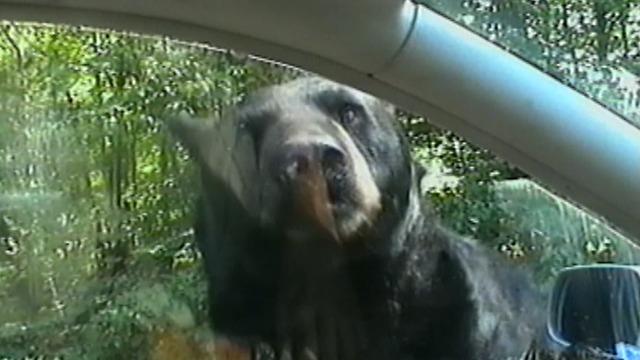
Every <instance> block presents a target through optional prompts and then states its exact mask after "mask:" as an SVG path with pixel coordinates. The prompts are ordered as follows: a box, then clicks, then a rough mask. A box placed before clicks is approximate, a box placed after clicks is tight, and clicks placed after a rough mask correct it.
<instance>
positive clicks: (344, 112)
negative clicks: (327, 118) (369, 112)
mask: <svg viewBox="0 0 640 360" xmlns="http://www.w3.org/2000/svg"><path fill="white" fill-rule="evenodd" d="M338 117H339V118H340V123H341V124H342V125H345V126H351V125H354V124H356V123H358V122H359V121H360V119H361V117H362V114H361V111H360V109H359V108H358V107H357V106H356V105H352V104H346V105H344V106H343V107H342V108H341V109H340V111H339V112H338Z"/></svg>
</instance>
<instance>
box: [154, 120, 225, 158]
mask: <svg viewBox="0 0 640 360" xmlns="http://www.w3.org/2000/svg"><path fill="white" fill-rule="evenodd" d="M165 124H166V126H167V129H168V130H169V133H170V134H171V136H172V137H173V138H174V139H176V140H177V141H178V142H179V143H180V144H181V145H182V146H183V147H184V148H185V149H186V150H187V152H188V153H189V155H191V156H192V157H194V158H195V159H197V160H198V161H202V160H203V156H204V154H205V153H206V152H207V150H206V148H207V144H209V143H211V142H214V141H215V139H214V136H215V134H214V126H213V124H214V123H213V121H205V120H204V119H195V118H193V117H190V116H188V115H185V114H180V115H177V116H174V117H171V118H169V119H167V120H166V121H165Z"/></svg>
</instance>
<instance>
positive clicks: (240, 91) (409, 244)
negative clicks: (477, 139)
mask: <svg viewBox="0 0 640 360" xmlns="http://www.w3.org/2000/svg"><path fill="white" fill-rule="evenodd" d="M434 3H435V2H434ZM616 3H618V2H616ZM620 3H623V2H620ZM626 3H628V4H627V6H628V7H629V8H630V10H629V14H628V16H629V17H631V13H634V11H635V10H633V8H634V6H636V5H633V4H635V3H634V2H633V1H628V2H626ZM438 4H439V5H437V6H439V7H441V8H442V10H443V11H445V10H447V9H448V10H447V11H452V9H458V10H459V11H461V12H460V13H456V14H455V16H454V17H455V18H456V19H468V20H467V21H470V22H471V23H473V24H476V25H477V26H476V25H474V26H475V27H474V29H475V28H481V29H484V25H483V26H480V25H478V24H481V20H480V19H485V20H482V21H486V25H487V29H490V31H489V30H486V31H489V32H487V34H489V33H491V34H493V31H494V29H503V28H502V27H500V26H497V25H496V26H488V24H490V22H489V20H487V19H492V18H491V16H490V15H491V14H493V12H494V10H495V9H494V8H493V7H491V6H489V5H490V4H489V3H487V2H483V3H482V4H481V5H482V6H479V7H476V8H473V7H468V6H461V7H448V6H444V5H443V4H450V3H449V2H442V3H441V4H440V3H438ZM478 4H479V5H480V3H478ZM434 6H435V4H434ZM585 6H586V5H585ZM620 6H622V5H620ZM569 8H570V9H572V11H573V10H575V9H574V8H573V7H569ZM471 9H475V10H473V11H472V10H471ZM500 9H501V8H500ZM518 9H520V10H522V9H524V10H527V9H528V10H527V11H529V10H531V7H525V6H524V5H523V8H518ZM554 9H555V8H554ZM524 10H523V11H524ZM462 11H464V13H463V12H462ZM509 11H512V10H509ZM509 11H506V10H505V13H510V12H509ZM513 11H515V10H513ZM450 14H452V13H450ZM463 14H464V16H462V15H463ZM469 14H471V15H469ZM553 14H555V15H554V16H558V14H556V12H555V10H554V12H553ZM625 14H626V13H625ZM481 15H482V16H481ZM469 16H471V17H470V18H469ZM620 16H622V15H620ZM634 16H635V15H634ZM524 18H525V19H527V20H526V21H525V22H523V24H525V25H523V26H525V28H522V29H520V30H518V31H516V30H513V31H515V32H519V31H521V32H523V33H527V34H528V33H529V32H530V31H532V30H531V28H530V26H532V25H531V24H532V23H535V21H533V20H532V19H531V18H529V17H527V16H525V17H524ZM607 18H608V17H607ZM469 19H475V20H473V21H471V20H469ZM514 19H519V17H515V18H514ZM552 19H553V21H555V19H556V18H555V17H552V18H550V20H549V21H551V20H552ZM514 21H515V20H514ZM629 21H630V20H629ZM530 22H531V24H530ZM620 23H621V22H616V24H620ZM482 24H484V23H482ZM517 24H520V23H518V22H516V23H514V26H515V25H517ZM545 24H546V25H544V26H545V28H546V26H550V27H551V28H553V30H551V29H549V30H548V31H549V32H548V34H547V35H545V36H548V37H549V38H550V39H554V41H559V42H560V40H559V39H558V35H557V34H556V32H555V31H556V28H557V27H556V26H552V24H551V23H548V24H547V23H545ZM629 24H630V25H629V27H628V28H627V30H626V31H627V33H626V34H627V35H625V36H628V38H627V41H628V44H627V45H624V44H625V43H624V42H623V41H622V40H621V39H622V38H619V40H616V41H614V42H613V43H612V44H610V45H607V49H608V50H607V52H610V53H612V54H616V57H615V59H614V60H615V61H614V60H607V61H608V62H607V64H609V65H607V66H610V68H611V69H613V68H614V67H615V68H617V69H624V68H625V67H627V68H628V69H631V70H632V69H633V61H632V60H628V61H627V60H624V59H632V58H633V57H634V56H637V49H636V48H637V46H636V48H634V46H632V45H631V44H632V43H633V40H632V39H636V40H637V33H635V32H634V31H632V30H631V29H632V27H631V24H632V23H629ZM478 26H479V27H478ZM540 26H542V25H540ZM605 28H606V29H610V28H609V27H605ZM514 29H515V28H514ZM616 29H618V28H616ZM636 29H637V28H636ZM483 31H485V30H483ZM585 31H586V30H585ZM611 31H614V30H611ZM617 31H619V30H615V31H614V32H615V33H618V32H617ZM495 34H502V35H500V36H499V37H497V39H500V40H499V41H504V42H505V44H508V45H509V46H510V47H515V46H516V45H517V44H520V43H519V42H517V41H516V40H514V39H515V38H514V37H512V32H511V30H509V31H506V30H504V29H503V30H500V31H498V30H495ZM492 36H494V35H492ZM495 36H497V35H495ZM514 36H515V35H514ZM536 36H539V37H541V38H542V35H540V34H538V35H536ZM585 36H586V35H585ZM620 36H621V35H620ZM634 37H635V38H634ZM579 39H580V38H579V37H577V38H574V40H572V41H574V42H573V43H572V44H573V45H571V46H569V45H567V49H570V48H572V49H574V50H575V56H576V59H579V60H576V61H575V62H572V61H571V59H570V58H569V60H567V58H566V57H564V56H561V55H560V53H558V54H557V57H553V59H552V60H549V61H550V63H549V65H548V67H546V68H545V69H555V70H557V75H558V76H561V77H563V79H573V80H571V81H573V82H571V83H572V84H574V85H576V86H583V87H584V89H585V91H595V93H594V94H598V96H601V95H602V94H601V92H603V93H604V94H606V96H605V95H602V96H603V98H602V99H608V100H607V101H610V104H611V105H612V106H615V107H616V109H618V110H619V111H621V112H623V113H624V114H625V115H626V116H627V117H628V118H629V119H634V116H637V113H636V115H633V114H634V113H633V111H637V107H636V108H635V109H636V110H633V106H631V107H626V108H625V107H624V106H622V105H624V104H626V105H629V102H626V101H627V100H628V99H630V98H632V99H634V100H633V101H631V103H633V104H636V106H637V91H638V90H637V88H636V89H635V90H633V91H635V94H636V95H634V96H635V97H633V96H632V97H630V98H627V97H624V96H627V95H629V94H630V93H628V92H624V91H622V90H620V89H621V88H619V87H616V86H617V85H616V84H619V83H620V80H619V78H618V77H617V75H614V74H617V73H613V72H605V73H603V74H607V75H606V76H604V77H601V78H598V77H596V78H595V80H593V78H589V79H592V80H589V81H577V79H582V78H583V77H582V75H580V76H578V74H577V73H574V72H572V71H578V70H579V71H580V74H584V73H585V72H587V73H589V71H592V70H594V69H597V68H598V67H596V65H595V63H596V61H595V59H592V58H591V56H593V55H594V54H597V52H596V50H595V49H596V47H597V46H596V45H595V44H597V43H595V42H594V41H595V38H593V37H590V38H589V39H591V40H589V41H586V42H585V43H584V44H583V42H582V41H581V40H579ZM636 43H637V41H636ZM512 44H515V45H512ZM583 45H584V46H583ZM518 46H519V45H518ZM572 46H573V47H572ZM625 46H627V47H628V49H627V50H628V52H626V53H624V55H623V54H622V53H621V51H622V50H620V51H618V50H616V51H613V50H612V49H614V47H615V49H624V48H625ZM548 47H553V46H551V45H548ZM520 48H521V49H529V47H528V46H525V45H522V46H521V47H520ZM553 48H554V49H555V50H557V51H558V52H559V51H560V50H561V49H562V47H553ZM583 48H584V49H583ZM634 51H635V52H634ZM541 59H542V58H541ZM586 59H591V60H593V63H592V62H587V61H586ZM532 61H535V62H537V63H538V62H539V61H540V59H538V58H535V57H534V58H532ZM625 61H627V62H625ZM540 64H542V65H544V61H542V62H541V63H540ZM560 65H562V66H560ZM565 65H567V66H568V65H571V66H573V67H570V69H568V68H565V67H564V66H565ZM636 65H637V62H636ZM571 69H573V70H571ZM594 71H595V70H594ZM589 74H590V75H589V76H595V73H593V74H591V73H589ZM310 75H312V74H309V73H307V72H305V71H302V70H299V69H294V68H290V67H286V66H283V65H280V64H276V63H272V62H266V61H262V60H261V59H257V58H254V57H251V56H248V55H246V54H242V53H237V52H233V51H226V50H219V49H211V48H205V47H202V46H197V45H195V44H191V45H189V44H184V43H179V42H177V41H174V40H171V39H167V38H159V37H141V36H135V35H133V34H122V33H116V32H109V31H95V30H92V29H87V28H77V27H63V26H44V25H36V24H14V23H2V24H0V304H1V306H0V358H1V359H40V358H47V359H48V358H64V359H153V360H165V359H166V360H169V359H171V360H173V359H250V358H251V354H252V353H253V354H260V357H258V358H260V359H272V358H274V354H275V353H277V352H281V353H282V352H284V353H285V355H286V352H287V351H289V352H290V353H292V354H293V356H292V358H293V359H314V358H315V357H314V353H315V354H316V355H317V354H321V356H318V359H328V360H333V359H342V360H352V359H359V357H358V355H357V354H367V356H366V357H365V358H367V359H383V360H387V359H400V360H403V359H426V358H435V359H497V360H501V359H507V358H514V357H513V356H512V355H513V354H520V353H523V352H524V351H525V350H527V349H534V350H535V351H538V349H542V350H540V351H546V350H549V351H561V350H562V349H564V348H565V347H569V348H571V349H574V347H573V345H580V346H578V348H580V350H579V351H583V349H582V347H581V346H582V345H584V346H586V347H587V348H589V349H591V348H596V349H595V350H598V351H607V352H608V353H609V354H613V353H618V354H620V353H621V352H622V351H632V350H633V349H634V348H633V347H634V346H640V344H638V343H637V338H638V336H637V335H638V334H639V333H640V331H639V330H638V329H640V326H637V324H638V323H640V320H639V319H637V316H636V315H637V314H639V313H640V311H635V309H637V308H640V307H638V306H637V305H638V304H639V303H640V302H638V301H637V300H638V299H639V298H640V297H639V296H640V293H638V291H636V290H638V289H640V280H639V279H640V276H638V275H637V273H636V269H635V268H627V267H622V268H617V267H610V266H609V265H614V264H627V265H629V264H631V265H634V264H640V251H639V250H638V248H637V246H635V245H633V243H632V242H631V241H630V239H627V238H625V237H624V236H622V235H620V234H619V233H617V232H616V231H615V230H613V229H612V228H611V227H610V226H609V224H607V223H606V221H603V220H602V219H600V218H598V217H596V216H594V215H593V214H591V213H589V212H586V211H584V210H583V209H582V208H580V207H578V206H575V205H573V204H571V203H569V202H567V201H565V200H563V199H562V198H561V197H560V196H557V194H554V193H551V192H549V191H548V190H546V189H545V188H543V187H542V186H541V185H540V184H538V183H537V182H536V181H535V180H534V179H532V178H531V177H530V176H529V175H528V174H526V173H524V172H523V171H521V170H520V169H518V168H517V167H515V166H513V165H512V164H509V163H507V162H506V161H504V160H503V159H500V158H498V157H496V156H495V155H493V154H492V153H490V152H489V151H487V150H485V149H482V148H478V147H477V146H474V145H472V144H470V143H468V142H467V141H465V139H463V138H460V137H459V136H457V135H456V134H454V133H451V132H450V131H446V130H443V129H440V128H437V127H435V126H433V125H431V124H430V123H429V122H428V121H426V119H425V118H423V117H421V116H419V115H418V114H413V113H410V112H407V111H404V110H403V109H393V108H392V107H390V106H388V104H385V103H383V102H379V101H378V100H376V99H373V98H372V97H369V96H367V95H366V94H363V93H360V92H357V91H355V90H354V89H349V88H344V87H340V86H338V85H337V84H333V83H327V82H324V81H320V80H308V79H306V78H307V77H309V76H310ZM569 75H572V76H574V75H575V76H574V77H573V78H569V77H568V76H569ZM630 79H631V80H632V83H634V84H635V83H636V82H637V77H634V76H632V77H631V78H630ZM294 80H295V81H299V82H295V81H294ZM574 80H575V81H574ZM290 81H294V82H290ZM567 81H568V80H567ZM274 84H288V85H286V86H283V87H281V88H271V90H266V91H263V92H260V93H259V94H257V95H255V96H250V95H251V94H255V93H256V91H258V90H259V89H264V87H266V86H270V85H274ZM596 90H597V91H596ZM605 90H606V91H605ZM614 95H615V96H614ZM623 95H624V96H623ZM618 96H622V97H618ZM629 96H631V95H629ZM614 99H615V101H614ZM620 99H622V100H624V101H622V100H620ZM634 101H635V103H634ZM626 105H625V106H626ZM618 106H621V107H618ZM233 109H235V110H233ZM171 119H173V120H171ZM402 135H404V136H406V138H404V137H402ZM402 139H406V142H405V141H404V140H402ZM310 144H311V145H313V146H311V145H310ZM405 150H406V151H405ZM636 240H637V239H636ZM595 264H600V265H601V266H604V267H602V268H601V267H595V268H593V267H591V266H593V265H595ZM575 266H587V267H588V269H587V270H588V271H586V273H587V275H588V276H586V278H587V279H588V281H585V280H584V278H585V275H584V274H585V272H583V271H582V270H580V269H582V268H577V269H578V270H577V271H576V272H572V271H574V270H575V269H576V268H575ZM592 273H593V275H591V274H592ZM594 279H595V280H594ZM554 289H555V290H554ZM558 289H560V290H558ZM611 294H613V295H611ZM610 295H611V296H610ZM575 299H580V301H576V300H575ZM547 304H551V305H549V306H548V305H547ZM571 304H578V305H584V306H573V307H572V306H571ZM603 308H605V309H610V310H611V311H610V313H608V316H603V317H602V319H600V318H598V319H593V316H594V313H600V312H602V311H600V310H597V309H603ZM596 310H597V311H596ZM563 314H564V315H563ZM567 314H568V315H567ZM581 319H582V320H581ZM594 324H596V325H594ZM585 326H586V327H588V328H591V329H592V330H593V331H591V332H589V331H584V329H583V328H584V327H585ZM548 329H551V330H553V331H551V334H550V333H549V331H548ZM621 329H622V330H621ZM612 334H613V335H612ZM619 334H623V335H624V336H623V335H619ZM550 336H551V339H549V337H550ZM594 336H595V339H593V340H592V339H591V338H592V337H594ZM611 339H613V340H611ZM616 341H617V342H616ZM613 342H616V343H613ZM363 344H366V346H365V345H363ZM621 346H622V347H621ZM621 349H622V350H621ZM591 350H593V349H591ZM591 350H589V351H591ZM595 350H594V351H595ZM572 351H573V350H572ZM584 351H586V350H584ZM309 354H311V355H309ZM338 354H339V355H338ZM584 354H586V352H583V355H581V356H583V357H574V358H572V359H587V358H589V359H593V358H594V357H586V356H587V355H584ZM280 355H282V354H280ZM285 355H282V357H280V359H286V358H287V357H286V356H285ZM532 356H533V355H532ZM607 356H608V355H607ZM516 358H517V357H516ZM529 358H530V357H528V359H529ZM600 358H602V359H604V358H607V357H606V356H604V355H603V357H600Z"/></svg>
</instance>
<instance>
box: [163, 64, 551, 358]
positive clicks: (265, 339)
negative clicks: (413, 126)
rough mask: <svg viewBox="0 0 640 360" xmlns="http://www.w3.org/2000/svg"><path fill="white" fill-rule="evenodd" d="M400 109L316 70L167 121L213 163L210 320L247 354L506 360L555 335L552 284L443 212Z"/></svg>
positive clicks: (205, 241)
mask: <svg viewBox="0 0 640 360" xmlns="http://www.w3.org/2000/svg"><path fill="white" fill-rule="evenodd" d="M394 111H395V110H394V106H393V105H391V104H389V103H387V102H385V101H383V100H381V99H379V98H376V97H374V96H372V95H370V94H368V93H365V92H363V91H360V90H357V89H355V88H352V87H349V86H347V85H344V84H341V83H338V82H335V81H333V80H329V79H326V78H322V77H319V76H304V77H299V78H296V79H293V80H290V81H288V82H284V83H280V84H275V85H270V86H266V87H263V88H261V89H259V90H256V91H255V92H253V93H251V94H248V95H247V96H246V98H245V99H244V100H243V101H241V102H240V103H238V104H237V105H236V106H235V107H233V108H231V109H229V111H228V112H227V113H226V114H225V115H224V116H222V117H221V118H220V119H218V120H216V121H210V120H205V119H197V118H192V117H189V116H177V117H174V118H172V119H170V120H168V121H167V126H168V128H169V131H170V133H171V134H172V136H173V137H174V138H175V139H177V141H178V142H179V143H180V144H181V145H182V146H183V148H184V149H186V151H187V153H188V154H189V155H190V157H191V158H192V159H193V161H194V163H195V164H196V165H197V166H198V168H199V169H200V177H201V179H200V183H201V189H200V190H199V197H198V200H197V204H196V209H195V221H194V236H195V241H196V242H197V244H198V248H199V250H200V252H201V253H202V256H203V263H204V268H205V272H206V276H207V279H208V280H207V281H208V289H209V292H208V304H209V323H210V326H211V328H212V329H213V331H214V332H215V333H216V335H217V336H219V337H220V338H221V339H222V338H223V339H226V340H225V341H227V342H226V343H227V344H233V346H237V347H240V348H244V349H246V350H247V352H246V358H251V357H253V358H257V357H259V354H258V352H257V351H255V349H258V348H262V347H261V345H260V344H266V345H268V347H269V348H270V349H272V350H273V352H274V353H275V356H276V357H277V358H278V359H296V360H298V359H303V360H307V359H309V360H310V359H320V360H352V359H372V360H375V359H380V360H414V359H416V360H423V359H442V360H472V359H473V360H478V359H481V360H484V359H497V360H499V359H511V358H518V357H519V356H521V355H522V354H523V353H525V351H527V349H528V348H529V346H530V344H532V343H533V342H534V341H537V342H539V343H541V342H542V341H543V340H544V337H541V336H540V334H543V333H544V326H545V321H544V320H545V313H544V311H545V309H546V302H547V297H546V295H545V294H543V293H542V292H541V291H540V290H538V289H537V288H536V287H535V286H534V285H533V281H532V279H531V276H530V274H528V273H527V272H526V271H524V270H522V269H520V268H516V267H515V266H512V265H510V264H508V263H507V262H506V261H505V260H504V259H503V258H501V257H500V255H499V254H497V253H496V252H494V251H493V250H491V249H488V248H485V247H483V246H482V245H480V244H479V243H478V242H477V241H475V240H473V239H469V238H466V237H464V236H461V235H459V234H456V233H454V232H453V231H451V230H449V229H447V228H445V227H444V226H443V225H441V224H440V222H439V221H438V219H437V216H436V215H435V214H434V211H433V210H432V208H431V207H430V205H429V204H428V202H427V201H426V200H425V199H423V197H422V196H421V189H420V181H421V180H422V178H423V177H424V176H425V174H426V170H425V169H424V168H423V167H422V166H420V165H419V164H418V163H416V162H415V161H414V160H412V158H411V154H410V148H409V144H408V141H407V138H406V136H405V134H404V133H403V132H402V128H401V127H400V124H399V122H398V121H396V120H395V116H394V114H395V112H394ZM541 339H542V340H541Z"/></svg>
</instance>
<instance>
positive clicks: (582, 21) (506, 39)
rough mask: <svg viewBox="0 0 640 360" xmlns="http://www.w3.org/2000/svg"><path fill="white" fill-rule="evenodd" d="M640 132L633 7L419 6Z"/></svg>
mask: <svg viewBox="0 0 640 360" xmlns="http://www.w3.org/2000/svg"><path fill="white" fill-rule="evenodd" d="M416 2H417V3H420V4H422V5H424V6H427V7H429V8H430V9H433V10H435V11H437V12H439V13H441V14H443V15H444V16H446V17H448V18H449V19H451V20H453V21H455V22H456V23H458V24H460V25H462V26H464V27H465V28H467V29H469V30H472V31H474V32H475V33H477V34H479V35H481V36H483V37H484V38H486V39H489V40H490V41H492V42H494V43H496V44H498V45H499V46H500V47H502V48H504V49H506V50H508V51H510V52H512V53H514V54H516V55H517V56H519V57H521V58H522V59H524V60H525V61H527V62H529V63H531V64H533V65H535V66H536V67H538V68H539V69H541V70H543V71H544V72H546V73H547V74H549V75H551V76H553V77H555V78H556V79H558V80H560V81H562V82H563V83H565V84H566V85H568V86H571V87H573V88H575V89H577V90H578V91H580V92H582V93H584V94H586V95H587V96H589V97H590V98H592V99H594V100H596V101H598V102H600V103H602V104H603V105H605V106H606V107H608V108H609V109H611V110H613V111H615V112H617V113H619V114H620V115H622V116H623V117H624V118H626V119H627V120H628V121H629V122H631V123H632V124H634V125H636V126H638V127H640V75H639V74H640V67H639V61H640V50H639V48H638V46H637V44H638V43H640V5H639V4H638V3H637V2H634V1H608V2H603V1H591V0H586V1H555V0H550V1H546V0H542V1H538V0H513V1H512V0H509V1H493V0H460V1H458V0H456V1H446V0H445V1H441V0H417V1H416Z"/></svg>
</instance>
